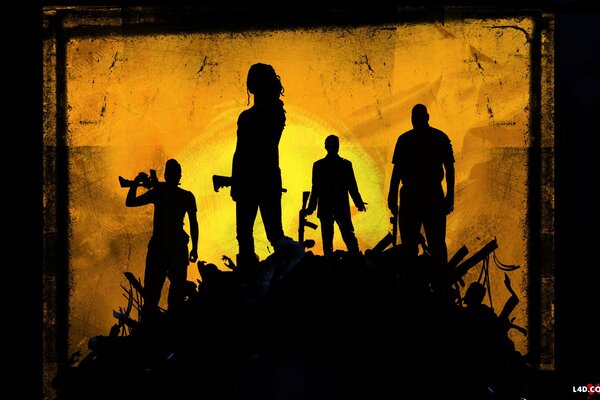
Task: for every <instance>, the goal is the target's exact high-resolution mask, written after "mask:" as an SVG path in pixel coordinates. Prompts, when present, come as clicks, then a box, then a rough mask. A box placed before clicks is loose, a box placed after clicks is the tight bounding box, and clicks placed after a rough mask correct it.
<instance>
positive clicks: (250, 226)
mask: <svg viewBox="0 0 600 400" xmlns="http://www.w3.org/2000/svg"><path fill="white" fill-rule="evenodd" d="M257 212H258V200H256V199H252V198H250V199H248V198H246V199H240V200H238V201H237V202H236V203H235V216H236V230H237V240H238V244H239V247H240V253H239V254H240V258H242V259H251V258H253V257H254V235H253V231H254V221H255V219H256V213H257Z"/></svg>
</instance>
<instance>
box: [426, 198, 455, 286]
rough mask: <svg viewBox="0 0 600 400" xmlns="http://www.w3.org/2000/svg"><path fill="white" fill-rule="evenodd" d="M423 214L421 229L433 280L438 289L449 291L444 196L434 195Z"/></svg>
mask: <svg viewBox="0 0 600 400" xmlns="http://www.w3.org/2000/svg"><path fill="white" fill-rule="evenodd" d="M426 207H427V209H426V210H424V212H423V228H424V230H425V236H426V237H427V244H428V246H429V252H430V253H431V257H432V261H433V267H434V274H435V275H434V279H435V281H436V282H434V283H435V285H437V287H438V289H442V290H446V289H449V287H447V285H446V280H447V278H448V274H449V272H450V271H448V270H447V268H446V266H447V264H448V250H447V248H446V213H445V211H444V194H443V192H442V191H441V189H440V191H439V192H437V193H434V194H433V196H432V197H431V202H429V203H428V204H426Z"/></svg>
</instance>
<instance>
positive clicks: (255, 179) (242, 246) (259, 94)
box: [231, 63, 285, 264]
mask: <svg viewBox="0 0 600 400" xmlns="http://www.w3.org/2000/svg"><path fill="white" fill-rule="evenodd" d="M246 84H247V87H248V92H249V93H252V94H253V95H254V105H253V106H252V107H251V108H249V109H247V110H245V111H243V112H242V113H241V114H240V116H239V118H238V123H237V124H238V129H237V146H236V149H235V154H234V155H233V166H232V172H231V176H232V185H231V197H232V198H233V200H234V201H235V202H236V224H237V226H236V230H237V240H238V244H239V254H238V264H239V263H240V262H241V263H242V264H245V263H246V264H252V263H255V262H256V260H257V259H256V255H255V250H254V237H253V227H254V221H255V219H256V214H257V212H258V210H259V209H260V213H261V216H262V220H263V223H264V226H265V231H266V233H267V239H268V240H269V242H270V243H271V245H272V246H273V247H274V248H275V250H277V246H278V243H279V241H280V240H281V239H284V238H285V236H284V234H283V227H282V222H281V189H282V187H281V170H280V169H279V140H280V139H281V134H282V132H283V128H284V126H285V110H284V109H283V102H282V101H281V100H280V99H279V97H280V96H281V95H282V94H283V86H282V85H281V81H280V79H279V76H278V75H277V74H276V73H275V69H273V67H272V66H270V65H267V64H261V63H258V64H254V65H252V66H251V67H250V70H249V71H248V78H247V82H246Z"/></svg>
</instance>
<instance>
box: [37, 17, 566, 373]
mask: <svg viewBox="0 0 600 400" xmlns="http://www.w3.org/2000/svg"><path fill="white" fill-rule="evenodd" d="M507 17H530V18H532V19H533V21H534V28H533V32H532V35H531V37H529V38H528V41H530V46H531V51H530V54H531V60H530V61H531V64H530V68H531V70H530V74H531V75H530V103H529V124H530V125H529V127H530V138H529V148H528V153H527V163H528V171H527V174H528V198H527V212H526V214H527V227H528V234H527V240H528V243H527V260H528V268H529V269H528V288H527V290H528V316H529V321H528V325H529V334H528V339H529V343H528V345H529V355H530V360H531V362H532V363H533V364H534V365H537V366H538V367H539V368H541V369H554V365H555V354H554V351H555V348H554V344H555V343H554V316H553V315H554V314H553V304H554V255H555V253H554V251H555V246H554V189H553V185H554V176H553V173H554V172H553V166H554V164H553V163H554V132H553V131H552V132H548V131H546V130H545V128H547V122H544V121H543V120H544V119H546V120H548V119H549V120H553V118H554V117H553V104H544V101H547V100H548V99H550V100H551V101H553V96H549V97H544V93H543V91H553V90H554V88H553V85H552V82H550V84H551V87H547V85H544V83H543V82H542V80H543V77H544V68H551V69H552V71H551V74H552V75H553V73H554V72H553V68H554V65H553V47H552V46H553V45H552V46H550V49H548V48H546V49H545V50H544V51H545V52H546V53H547V52H548V51H550V53H551V60H550V63H549V64H548V60H546V62H544V60H543V57H544V54H543V44H542V35H543V34H546V33H548V32H550V33H552V32H553V16H552V10H549V9H547V8H546V9H542V8H535V7H532V8H524V7H515V6H512V7H511V6H505V7H500V6H490V7H481V6H479V7H475V6H457V7H444V6H420V7H419V6H414V7H407V6H403V7H398V6H378V7H359V6H355V7H349V6H344V7H325V6H321V7H318V6H314V7H308V6H302V7H300V6H296V7H292V9H289V8H288V9H286V10H285V11H283V10H278V9H273V8H267V7H253V8H248V7H242V6H222V7H197V6H196V7H191V6H186V7H60V6H59V7H51V8H46V9H45V10H44V29H43V37H44V39H45V40H54V41H55V43H56V48H55V59H54V60H53V61H54V62H55V64H54V65H53V67H54V71H52V72H53V74H54V78H55V90H56V92H55V93H52V94H50V93H44V95H45V96H46V97H47V96H53V97H54V104H55V107H56V115H55V129H56V132H55V137H54V138H53V141H54V143H51V144H50V145H49V143H44V161H43V162H44V170H45V171H44V182H43V185H44V192H45V194H46V195H47V196H48V195H49V197H48V198H47V199H46V203H45V207H44V255H43V274H44V299H43V301H44V309H45V314H46V315H45V316H44V354H43V357H42V358H43V362H44V364H46V365H49V366H50V369H49V370H48V369H47V370H46V373H47V374H48V373H52V372H51V371H54V370H55V368H58V367H60V366H63V365H65V363H66V362H67V360H68V356H69V355H68V354H67V353H68V337H69V326H68V321H69V315H68V313H69V290H70V279H71V277H70V272H69V258H70V257H69V238H70V220H69V218H70V217H69V147H68V143H67V98H66V89H67V88H66V45H67V43H68V40H69V39H70V38H77V37H103V36H110V35H119V36H129V35H148V34H157V33H161V34H186V33H198V32H213V33H214V32H238V33H243V32H248V31H257V30H275V29H310V28H317V27H351V28H353V27H358V26H367V25H385V24H402V23H428V22H439V23H444V21H448V20H457V19H458V20H459V19H464V18H477V19H491V18H507ZM44 67H45V68H47V67H48V64H47V62H46V64H45V65H44ZM50 101H52V99H51V100H50ZM46 118H48V117H46ZM550 126H552V124H550ZM46 134H48V133H46ZM48 378H51V377H48Z"/></svg>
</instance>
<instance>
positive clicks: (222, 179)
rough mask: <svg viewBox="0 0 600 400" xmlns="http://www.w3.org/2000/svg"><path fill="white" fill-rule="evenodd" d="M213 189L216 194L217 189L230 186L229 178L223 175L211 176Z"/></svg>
mask: <svg viewBox="0 0 600 400" xmlns="http://www.w3.org/2000/svg"><path fill="white" fill-rule="evenodd" d="M212 181H213V189H214V190H215V192H218V191H219V189H221V188H224V187H229V186H231V177H230V176H223V175H213V176H212Z"/></svg>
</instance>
